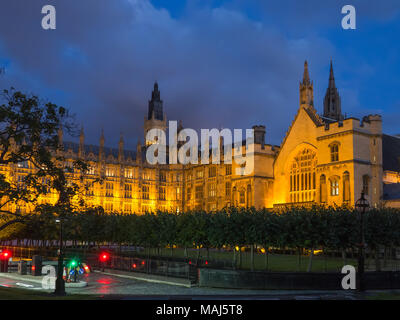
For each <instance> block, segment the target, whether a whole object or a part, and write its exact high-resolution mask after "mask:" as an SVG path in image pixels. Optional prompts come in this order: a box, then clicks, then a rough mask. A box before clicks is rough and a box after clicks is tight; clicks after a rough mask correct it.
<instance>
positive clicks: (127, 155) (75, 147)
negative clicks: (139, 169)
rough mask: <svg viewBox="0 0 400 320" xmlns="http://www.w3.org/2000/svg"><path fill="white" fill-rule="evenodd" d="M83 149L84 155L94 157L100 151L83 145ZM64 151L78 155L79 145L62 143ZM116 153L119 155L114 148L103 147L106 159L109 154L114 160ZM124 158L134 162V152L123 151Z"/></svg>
mask: <svg viewBox="0 0 400 320" xmlns="http://www.w3.org/2000/svg"><path fill="white" fill-rule="evenodd" d="M84 148H85V154H89V153H93V154H94V155H95V156H98V155H99V151H100V147H99V146H96V145H91V144H89V145H88V144H85V145H84ZM64 150H65V151H68V150H72V151H73V152H74V153H78V151H79V143H76V142H69V141H67V142H64ZM118 153H119V151H118V149H116V148H108V147H104V154H105V156H106V157H108V156H109V155H110V154H111V155H112V156H113V157H114V158H116V159H117V158H118ZM124 157H125V159H127V158H132V160H135V159H136V151H130V150H124Z"/></svg>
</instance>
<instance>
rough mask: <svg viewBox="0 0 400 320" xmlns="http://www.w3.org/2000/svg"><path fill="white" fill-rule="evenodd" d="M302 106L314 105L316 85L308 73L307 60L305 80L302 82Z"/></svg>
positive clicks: (305, 63)
mask: <svg viewBox="0 0 400 320" xmlns="http://www.w3.org/2000/svg"><path fill="white" fill-rule="evenodd" d="M300 106H302V107H314V86H313V83H312V81H311V80H310V74H309V73H308V63H307V60H306V61H305V62H304V73H303V81H302V82H300Z"/></svg>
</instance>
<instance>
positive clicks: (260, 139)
mask: <svg viewBox="0 0 400 320" xmlns="http://www.w3.org/2000/svg"><path fill="white" fill-rule="evenodd" d="M253 130H254V143H257V144H260V145H261V148H262V149H264V147H265V126H262V125H259V126H253Z"/></svg>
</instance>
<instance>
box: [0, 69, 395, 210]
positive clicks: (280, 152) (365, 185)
mask: <svg viewBox="0 0 400 320" xmlns="http://www.w3.org/2000/svg"><path fill="white" fill-rule="evenodd" d="M313 90H314V87H313V83H312V82H311V80H310V76H309V72H308V65H307V63H306V64H305V68H304V75H303V80H302V82H301V83H300V106H299V109H298V111H297V114H296V115H295V118H294V120H293V122H292V123H291V125H290V127H289V129H288V131H287V133H286V136H285V137H284V139H283V142H282V144H281V145H280V146H272V145H269V144H265V127H264V126H254V127H253V128H254V132H255V147H254V171H253V173H252V174H251V175H247V176H241V175H237V174H236V168H237V165H236V163H235V162H234V163H233V164H232V165H229V164H224V163H222V162H221V164H208V165H200V164H199V165H185V166H183V165H180V164H174V165H170V164H166V165H149V164H148V163H146V161H145V158H146V157H145V152H146V145H149V144H151V143H154V141H147V142H145V143H144V145H141V144H140V143H138V144H137V148H136V151H126V150H124V141H123V139H122V137H121V139H120V142H119V146H118V149H110V148H106V147H105V146H104V144H105V139H104V135H103V134H102V135H101V138H100V144H99V146H90V145H85V144H84V133H83V131H82V132H81V136H80V142H79V143H68V142H66V143H64V152H65V154H66V156H67V158H68V159H74V158H77V157H82V158H84V159H85V160H87V161H88V162H89V164H90V165H91V167H92V169H91V171H90V172H89V174H88V175H87V176H86V180H87V181H94V180H95V179H96V178H98V177H102V178H104V179H103V182H102V183H95V184H94V185H93V187H92V188H90V189H89V190H88V191H86V201H87V203H88V204H92V205H101V206H103V208H104V209H105V211H107V212H111V211H115V212H124V213H134V212H135V213H143V212H146V211H156V210H170V211H182V210H191V209H204V210H207V211H213V210H216V209H221V208H223V207H227V206H241V207H250V206H255V207H256V208H262V207H267V208H272V207H280V206H285V205H305V206H308V205H311V204H313V203H323V204H327V205H334V204H337V205H341V204H343V203H346V204H348V205H354V203H355V201H356V200H357V199H358V198H359V197H360V194H361V191H362V190H363V189H364V191H365V193H366V197H367V199H368V200H369V201H370V203H371V204H372V205H375V206H378V205H381V204H383V203H385V204H386V205H393V206H397V204H398V203H399V204H400V201H398V200H396V199H394V198H393V196H392V199H390V200H387V201H386V200H385V199H384V186H391V187H393V186H395V188H397V186H400V160H399V158H400V138H399V137H391V136H387V135H383V134H382V119H381V116H379V115H369V116H366V117H364V118H363V119H362V121H360V120H359V119H356V118H351V117H350V118H345V117H344V116H343V115H342V113H341V101H340V96H339V92H338V90H337V88H336V86H335V79H334V74H333V68H332V65H331V71H330V76H329V86H328V89H327V92H326V96H325V99H324V113H323V115H318V114H317V110H316V109H315V107H314V93H313ZM152 128H158V129H162V130H166V129H167V122H166V115H165V113H164V111H163V102H162V100H161V97H160V91H159V89H158V84H157V83H156V84H155V86H154V90H153V92H152V99H151V100H150V101H149V109H148V114H147V116H146V117H145V122H144V133H145V134H146V133H147V131H148V130H150V129H152ZM388 137H390V138H391V139H390V141H389V142H388V143H390V144H391V145H393V146H395V147H397V146H398V147H399V152H398V153H396V152H394V153H393V154H390V155H388V156H389V157H390V159H388V160H387V161H386V162H388V161H389V162H391V163H392V166H391V167H390V168H389V170H385V161H384V156H385V154H384V152H383V150H385V148H383V143H384V141H386V140H387V138H388ZM60 138H61V137H60ZM383 138H385V139H386V140H385V139H383ZM383 140H384V141H383ZM386 148H387V146H386ZM388 148H389V150H392V151H393V149H396V148H392V147H391V146H389V147H388ZM243 152H245V146H243ZM396 161H397V162H396ZM396 163H397V164H398V167H396ZM397 168H398V169H397ZM1 170H3V171H7V174H8V175H11V176H12V177H13V178H14V179H21V178H20V177H21V176H23V175H24V173H25V172H27V171H29V170H30V169H29V168H26V166H25V165H18V166H13V167H8V168H5V167H2V168H1ZM71 179H76V180H77V179H78V174H72V175H71ZM87 181H86V182H87ZM55 197H56V196H55V195H51V196H49V198H48V199H47V201H55V200H56V198H55ZM399 198H400V196H399ZM21 210H26V208H21Z"/></svg>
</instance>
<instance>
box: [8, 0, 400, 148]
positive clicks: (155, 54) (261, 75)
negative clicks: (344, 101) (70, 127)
mask: <svg viewBox="0 0 400 320" xmlns="http://www.w3.org/2000/svg"><path fill="white" fill-rule="evenodd" d="M388 1H389V0H388ZM328 2H329V3H328ZM389 2H390V1H389ZM201 3H202V4H200V2H196V1H189V3H188V5H187V8H186V11H185V13H184V14H182V16H180V17H173V16H171V14H170V12H169V11H167V10H166V9H163V8H156V7H154V6H153V5H152V3H151V2H149V1H147V0H114V1H109V0H85V1H78V0H70V1H65V0H63V1H50V0H46V1H42V0H37V1H15V0H3V1H2V2H1V5H0V12H7V13H8V14H5V15H2V18H1V19H0V30H1V31H0V61H2V60H3V59H8V60H9V61H10V62H9V66H8V68H7V69H8V71H7V75H6V77H3V78H2V79H0V85H1V86H5V85H6V84H10V83H12V84H14V85H15V86H17V87H22V88H26V89H27V90H28V91H35V92H37V93H38V94H42V95H44V96H45V97H48V98H49V99H52V100H53V101H54V102H56V103H60V104H65V105H66V106H68V107H69V108H70V109H71V110H72V111H73V112H75V113H76V115H77V119H78V122H79V123H82V124H83V125H84V126H85V132H86V135H85V136H86V138H87V140H88V142H90V143H97V142H98V137H99V135H100V130H101V128H102V127H103V128H104V130H105V135H106V144H108V145H114V146H115V145H117V141H118V139H119V134H120V132H123V133H124V136H125V141H126V144H127V146H128V147H130V148H134V146H135V144H136V141H137V139H139V138H140V139H142V140H143V119H144V116H145V114H146V110H147V101H148V99H149V98H150V94H151V89H152V86H153V83H154V81H155V80H157V81H158V82H159V86H160V90H161V95H162V99H163V100H164V109H165V112H166V113H167V117H168V119H171V120H175V119H182V120H183V124H184V126H186V127H191V128H195V129H200V128H211V127H230V128H248V127H251V126H252V125H254V124H265V125H266V126H267V140H268V142H270V143H271V142H272V143H275V144H279V143H280V142H281V139H282V137H283V135H284V133H285V131H286V129H287V127H288V125H289V123H290V121H291V120H292V118H293V116H294V114H295V113H296V110H297V108H298V81H299V80H300V78H301V76H302V68H303V62H304V60H305V59H306V58H307V59H308V60H309V63H310V70H311V77H312V78H313V79H314V80H316V84H317V86H316V92H315V96H316V101H320V102H322V98H323V94H324V91H325V87H326V85H327V77H328V73H327V68H328V67H329V58H330V57H332V56H335V54H336V48H335V45H334V44H333V43H332V42H331V41H330V40H328V39H327V38H326V37H323V36H321V35H319V34H318V33H309V34H300V35H297V36H288V35H287V34H286V33H285V32H284V30H280V28H279V26H280V24H275V25H272V24H271V23H269V21H267V20H262V19H252V18H251V17H249V15H248V14H247V13H246V10H244V9H243V10H242V9H241V6H242V5H244V4H243V3H241V1H233V2H232V3H226V2H223V3H222V4H221V5H213V3H212V2H210V1H209V2H206V5H203V2H201ZM275 3H276V2H274V1H270V2H265V1H262V2H253V3H252V4H253V5H257V6H258V7H259V8H262V9H263V10H267V11H270V10H272V12H274V11H273V10H276V11H278V13H279V12H280V13H281V14H282V16H284V15H283V11H282V10H284V8H288V6H289V2H287V3H286V2H284V3H283V4H282V5H279V6H277V5H276V4H275ZM285 3H286V4H285ZM298 3H300V2H299V1H297V2H293V1H292V2H291V4H292V5H294V6H295V8H297V9H298V10H291V11H290V12H288V16H287V17H286V16H285V17H284V18H282V21H283V20H285V19H288V21H291V19H293V17H295V19H296V20H297V21H305V19H306V18H307V17H310V19H315V20H311V21H310V23H312V24H313V25H315V24H318V23H325V22H324V21H325V20H329V21H330V19H331V17H328V18H327V17H326V14H325V18H324V17H323V16H321V17H319V16H318V14H316V12H317V11H318V10H325V9H323V8H322V6H321V4H320V3H322V2H320V1H310V4H309V5H307V6H306V5H305V6H301V5H299V4H298ZM301 3H303V2H301ZM324 3H325V2H324ZM327 3H328V4H327V7H328V9H329V8H331V7H332V6H333V2H332V1H327ZM393 3H394V2H393ZM44 4H54V5H55V7H56V10H57V29H56V30H55V31H44V30H43V29H41V27H40V21H41V17H42V15H41V14H40V12H41V7H42V5H44ZM364 7H365V6H363V7H361V8H360V10H361V11H362V10H368V8H367V7H365V8H364ZM363 8H364V9H363ZM388 8H389V9H390V8H391V9H392V10H391V11H390V10H389V9H388V10H382V12H380V13H379V12H378V13H379V16H380V17H382V19H389V18H390V17H391V16H392V14H393V12H395V9H396V8H397V7H396V6H394V7H388ZM311 9H312V10H311ZM309 10H311V11H309ZM378 11H379V10H378ZM293 12H294V13H293ZM311 12H313V13H311ZM324 12H325V11H324ZM260 15H261V16H262V15H263V12H261V13H260ZM293 15H294V16H293ZM313 17H315V18H313ZM322 20H323V21H322ZM282 23H283V25H284V23H285V22H284V21H283V22H282ZM299 30H301V28H300V27H299ZM364 72H367V73H368V72H371V71H370V69H369V68H368V65H367V64H365V71H364ZM351 89H352V88H350V89H349V90H351ZM317 105H320V103H317ZM320 110H321V107H320Z"/></svg>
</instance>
